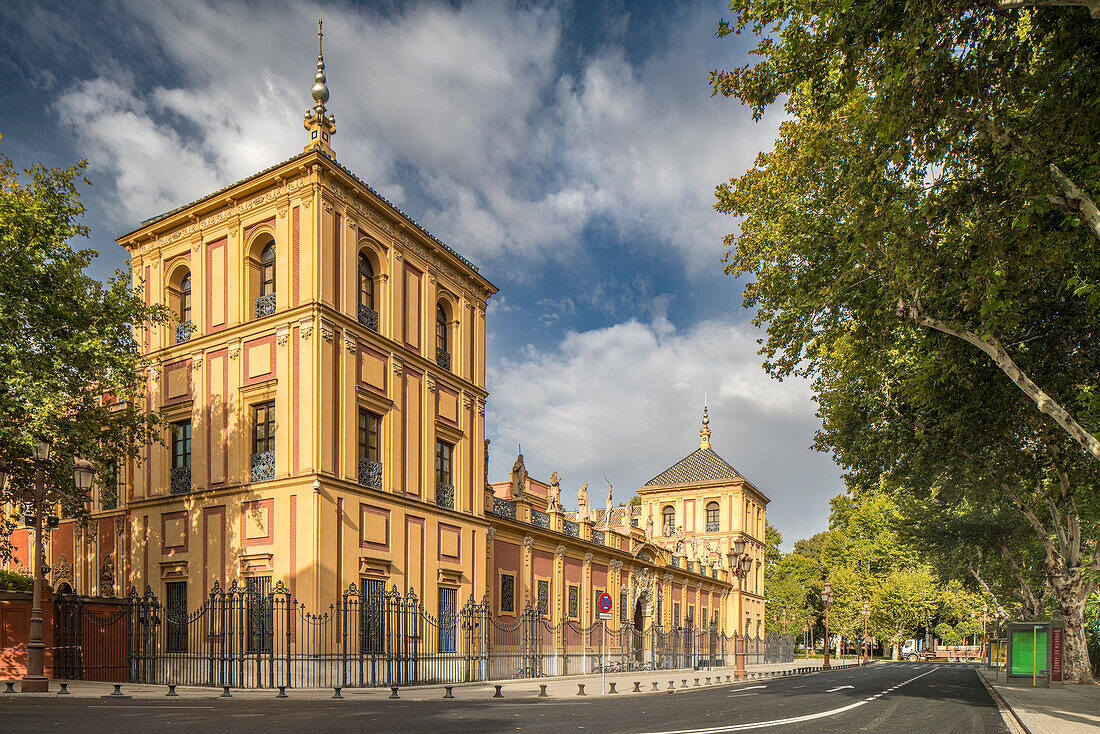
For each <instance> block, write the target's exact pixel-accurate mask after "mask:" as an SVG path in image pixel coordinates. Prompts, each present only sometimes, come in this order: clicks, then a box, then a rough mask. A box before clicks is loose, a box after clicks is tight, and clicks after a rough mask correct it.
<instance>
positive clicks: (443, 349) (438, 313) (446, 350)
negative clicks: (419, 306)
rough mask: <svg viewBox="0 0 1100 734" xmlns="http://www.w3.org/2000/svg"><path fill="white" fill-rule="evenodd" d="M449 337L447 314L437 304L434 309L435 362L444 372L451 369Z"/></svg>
mask: <svg viewBox="0 0 1100 734" xmlns="http://www.w3.org/2000/svg"><path fill="white" fill-rule="evenodd" d="M450 336H451V335H450V333H449V329H448V328H447V312H446V311H444V310H443V305H442V304H439V305H437V306H436V307H435V362H436V364H438V365H439V366H440V367H442V368H443V369H445V370H449V369H451V349H450V347H451V345H450V340H451V339H450Z"/></svg>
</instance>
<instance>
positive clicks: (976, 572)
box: [966, 560, 1010, 619]
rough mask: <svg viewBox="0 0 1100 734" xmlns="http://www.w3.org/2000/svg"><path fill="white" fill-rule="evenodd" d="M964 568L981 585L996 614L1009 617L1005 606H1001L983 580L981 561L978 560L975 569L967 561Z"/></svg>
mask: <svg viewBox="0 0 1100 734" xmlns="http://www.w3.org/2000/svg"><path fill="white" fill-rule="evenodd" d="M966 570H967V571H969V572H970V575H971V576H973V577H974V580H975V581H977V582H978V586H980V587H982V591H984V592H985V593H986V595H987V596H988V597H989V598H990V599H991V600H993V606H994V607H996V608H997V614H999V615H1000V616H1002V617H1004V618H1005V619H1009V618H1010V616H1009V614H1008V612H1007V611H1006V610H1005V608H1004V607H1003V606H1001V601H1000V599H998V598H997V595H996V594H994V593H993V589H991V588H989V584H987V583H986V582H985V579H983V578H982V566H981V561H980V560H979V562H978V568H976V569H975V568H974V565H973V564H971V563H967V564H966Z"/></svg>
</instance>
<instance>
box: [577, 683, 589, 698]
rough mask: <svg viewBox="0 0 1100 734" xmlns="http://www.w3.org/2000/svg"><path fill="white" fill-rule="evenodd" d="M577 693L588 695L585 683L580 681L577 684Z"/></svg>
mask: <svg viewBox="0 0 1100 734" xmlns="http://www.w3.org/2000/svg"><path fill="white" fill-rule="evenodd" d="M577 695H578V696H587V695H588V694H587V693H585V692H584V684H583V683H578V684H577Z"/></svg>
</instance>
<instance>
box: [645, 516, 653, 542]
mask: <svg viewBox="0 0 1100 734" xmlns="http://www.w3.org/2000/svg"><path fill="white" fill-rule="evenodd" d="M645 542H647V543H651V542H653V515H650V516H649V517H647V518H646V519H645Z"/></svg>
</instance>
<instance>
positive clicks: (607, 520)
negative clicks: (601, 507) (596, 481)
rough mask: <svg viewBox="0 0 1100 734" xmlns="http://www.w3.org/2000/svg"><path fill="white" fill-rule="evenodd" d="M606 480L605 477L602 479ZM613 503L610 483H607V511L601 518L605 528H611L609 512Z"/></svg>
mask: <svg viewBox="0 0 1100 734" xmlns="http://www.w3.org/2000/svg"><path fill="white" fill-rule="evenodd" d="M604 480H605V481H606V480H607V477H604ZM613 502H614V501H613V500H612V499H611V482H607V510H606V511H605V513H604V516H603V524H604V525H606V526H607V527H611V510H612V508H614V503H613Z"/></svg>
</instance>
